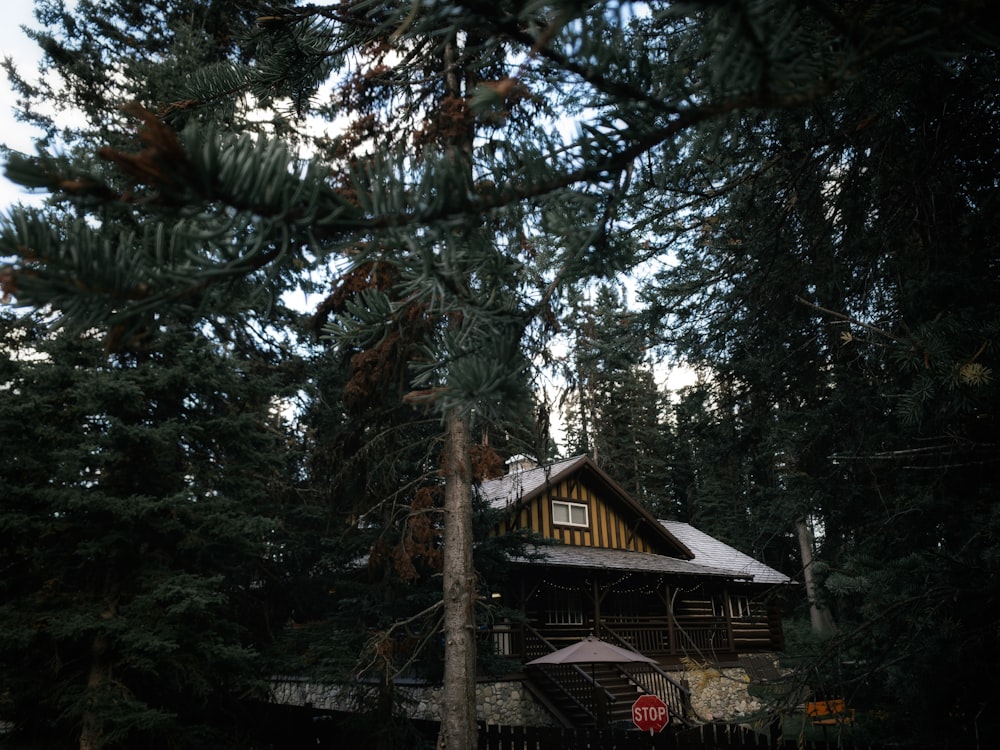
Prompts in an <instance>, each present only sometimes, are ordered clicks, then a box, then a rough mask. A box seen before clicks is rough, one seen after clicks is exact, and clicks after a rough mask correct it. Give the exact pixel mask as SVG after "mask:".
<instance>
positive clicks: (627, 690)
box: [478, 456, 792, 725]
mask: <svg viewBox="0 0 1000 750" xmlns="http://www.w3.org/2000/svg"><path fill="white" fill-rule="evenodd" d="M478 491H479V492H480V493H481V495H482V496H483V497H484V498H485V499H487V500H488V501H489V503H490V504H491V505H492V506H493V507H495V508H498V509H501V510H504V511H505V513H504V520H503V521H502V522H501V523H500V524H499V525H498V526H497V527H496V529H495V530H494V533H497V534H503V533H507V532H509V531H511V530H513V529H520V528H528V529H531V530H533V531H536V532H538V533H539V534H541V535H542V536H544V537H546V538H548V539H551V540H553V541H554V543H553V544H551V545H541V546H539V547H538V548H537V549H536V550H533V552H540V553H542V554H543V555H544V558H543V559H541V560H536V559H528V558H525V559H523V560H520V561H517V564H516V565H515V568H514V573H513V574H512V575H511V576H510V577H509V578H508V580H507V581H506V583H505V586H504V587H503V590H501V591H497V592H495V593H494V594H493V595H494V597H495V598H498V599H501V600H502V602H503V604H504V605H505V606H506V607H508V608H510V609H513V610H515V611H519V612H520V613H521V618H519V619H520V621H518V618H511V620H510V621H507V622H502V623H498V624H497V625H496V627H495V629H494V632H493V642H494V645H495V648H496V650H497V651H498V652H499V653H501V654H503V655H505V656H507V657H509V658H511V659H514V660H517V661H520V662H521V663H523V664H527V663H528V662H530V661H532V660H533V659H536V658H538V657H540V656H542V655H544V654H547V653H550V652H553V651H556V650H558V649H560V648H563V647H565V646H567V645H570V644H572V643H575V642H577V641H579V640H581V639H583V638H585V637H587V636H588V635H590V634H593V635H595V636H596V637H598V638H599V639H601V640H604V641H607V642H608V643H612V644H615V645H618V646H622V647H626V648H628V649H631V650H633V651H636V652H639V653H641V654H644V655H646V656H650V657H653V658H654V659H655V660H656V665H650V666H648V667H647V666H646V665H638V664H632V665H585V664H576V665H559V666H557V667H553V666H546V667H544V668H542V667H535V668H532V667H528V668H527V669H526V670H525V676H526V682H527V684H528V686H529V687H530V688H532V690H533V691H535V692H537V693H538V694H539V695H540V696H541V698H542V700H544V701H545V702H546V703H547V705H549V708H550V710H552V712H553V714H554V715H555V716H556V717H557V718H558V719H559V720H560V721H561V722H562V723H564V724H566V725H587V724H598V725H600V724H603V723H606V722H613V721H621V720H625V719H627V717H628V713H627V710H628V707H630V706H631V703H632V702H633V701H634V700H635V697H636V695H637V694H641V693H644V692H652V693H656V694H659V696H660V697H661V698H662V699H663V700H664V701H666V702H667V704H668V705H669V706H670V707H671V712H672V713H673V714H674V715H675V716H684V715H685V713H686V711H687V709H686V704H687V701H688V696H687V694H686V688H685V686H684V685H682V684H681V683H680V682H679V681H678V680H676V679H674V678H672V677H670V675H669V674H668V673H669V672H671V671H673V672H674V673H675V674H676V673H677V671H678V670H679V669H681V667H682V664H691V663H698V664H709V665H722V664H727V663H735V662H736V661H737V660H738V659H739V658H740V657H741V656H742V655H746V654H753V653H755V652H756V653H760V652H774V651H776V650H780V649H781V647H782V630H781V620H780V617H779V615H778V613H777V611H775V610H774V609H772V608H770V607H769V606H768V600H769V598H770V597H769V596H768V594H770V593H772V592H773V590H774V588H775V587H776V586H783V585H787V584H790V583H792V581H791V579H789V578H788V577H787V576H785V575H784V574H782V573H780V572H778V571H776V570H774V569H772V568H770V567H768V566H767V565H764V564H763V563H761V562H759V561H757V560H755V559H753V558H752V557H749V556H747V555H745V554H743V553H741V552H739V551H738V550H736V549H734V548H732V547H730V546H728V545H726V544H724V543H723V542H721V541H719V540H718V539H715V538H713V537H711V536H709V535H708V534H705V533H703V532H701V531H699V530H698V529H696V528H694V527H693V526H691V525H689V524H686V523H681V522H676V521H661V520H658V519H657V518H655V517H654V516H653V515H652V514H650V512H649V511H648V510H646V509H645V508H644V507H643V506H642V505H640V504H639V503H638V502H636V501H635V500H634V499H632V498H631V497H630V496H629V494H628V493H627V492H625V491H624V490H623V489H622V488H621V487H620V486H619V485H618V484H617V483H616V482H615V481H614V480H613V479H611V478H610V477H609V476H608V475H607V474H606V473H605V472H604V471H602V470H601V469H600V468H598V466H597V465H596V464H595V463H594V462H593V461H592V460H590V459H589V458H588V457H586V456H578V457H576V458H570V459H566V460H563V461H559V462H557V463H554V464H552V465H550V466H544V467H539V466H531V465H525V464H524V463H518V464H515V465H513V466H511V467H510V470H509V471H508V473H507V474H506V475H505V476H504V477H502V478H500V479H495V480H490V481H486V482H483V483H482V485H481V486H480V487H479V488H478Z"/></svg>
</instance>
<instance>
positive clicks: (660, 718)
mask: <svg viewBox="0 0 1000 750" xmlns="http://www.w3.org/2000/svg"><path fill="white" fill-rule="evenodd" d="M668 721H670V714H669V713H668V712H667V704H666V703H664V702H663V701H662V700H660V699H659V698H658V697H657V696H655V695H648V694H647V695H640V696H639V698H638V699H637V700H636V702H635V703H633V704H632V723H633V724H635V725H636V726H637V727H639V729H641V730H642V731H643V732H647V731H648V732H649V733H650V734H653V733H654V732H661V731H663V727H665V726H666V725H667V722H668Z"/></svg>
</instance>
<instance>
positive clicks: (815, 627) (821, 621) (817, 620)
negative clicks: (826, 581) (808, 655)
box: [795, 518, 836, 638]
mask: <svg viewBox="0 0 1000 750" xmlns="http://www.w3.org/2000/svg"><path fill="white" fill-rule="evenodd" d="M795 531H796V532H797V534H798V537H799V552H800V554H801V555H802V577H803V578H804V579H805V584H806V596H807V597H808V598H809V622H810V624H811V626H812V632H813V634H814V635H818V636H822V637H824V638H825V637H828V636H831V635H833V633H834V631H835V630H836V626H835V625H834V623H833V615H832V614H830V610H829V609H827V608H826V606H824V605H823V604H822V602H820V601H819V598H818V597H817V588H816V575H815V571H814V570H813V554H812V548H813V537H812V532H811V531H810V530H809V526H808V524H807V523H806V519H804V518H800V519H799V520H798V521H796V522H795Z"/></svg>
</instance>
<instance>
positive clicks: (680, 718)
mask: <svg viewBox="0 0 1000 750" xmlns="http://www.w3.org/2000/svg"><path fill="white" fill-rule="evenodd" d="M527 674H528V680H527V681H526V684H527V687H528V689H529V690H531V692H532V693H533V694H534V695H535V696H536V697H537V698H538V699H539V700H540V701H541V702H542V704H543V705H545V707H546V708H547V709H548V710H549V711H550V712H551V713H552V715H553V716H554V717H555V718H556V719H557V720H558V721H559V723H560V724H562V725H563V726H566V727H598V728H606V727H615V726H624V727H630V726H632V704H633V703H634V702H635V700H636V699H637V698H638V697H639V696H640V695H643V694H645V693H653V694H655V695H658V696H659V697H660V698H661V699H662V700H663V701H664V702H665V703H666V704H667V706H668V707H669V709H670V716H671V721H672V722H682V723H685V724H686V723H687V721H686V719H685V717H686V716H687V715H688V706H689V697H690V696H689V693H688V692H687V691H686V690H684V688H682V687H681V686H680V685H678V684H677V683H675V682H674V681H673V680H671V679H670V678H669V677H668V676H667V675H666V674H665V673H663V672H662V671H661V670H659V669H658V668H656V667H652V668H647V667H646V665H641V666H640V665H634V664H594V665H570V664H559V665H545V666H539V667H531V668H529V670H528V673H527Z"/></svg>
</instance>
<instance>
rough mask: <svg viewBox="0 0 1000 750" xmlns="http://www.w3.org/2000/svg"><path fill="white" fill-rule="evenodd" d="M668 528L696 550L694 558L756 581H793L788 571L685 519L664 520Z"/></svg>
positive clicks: (774, 582) (777, 582) (707, 564)
mask: <svg viewBox="0 0 1000 750" xmlns="http://www.w3.org/2000/svg"><path fill="white" fill-rule="evenodd" d="M660 523H662V524H663V525H664V526H665V527H666V528H667V530H668V531H669V532H670V533H671V534H673V535H674V536H675V537H677V538H678V539H680V540H681V541H682V542H683V543H684V545H685V546H686V547H687V548H688V549H689V550H691V551H692V552H694V560H692V562H694V563H697V564H698V565H701V566H704V567H706V568H712V569H716V570H721V571H725V572H727V573H728V574H730V575H733V576H736V577H743V578H751V579H752V580H753V582H754V583H771V584H780V583H792V579H791V578H789V577H788V576H786V575H785V574H784V573H782V572H780V571H777V570H775V569H774V568H772V567H770V566H768V565H765V564H764V563H762V562H760V561H759V560H755V559H754V558H752V557H750V556H749V555H745V554H743V553H742V552H740V551H739V550H738V549H736V548H735V547H730V546H729V545H728V544H726V543H725V542H721V541H719V540H718V539H716V538H715V537H714V536H709V535H708V534H706V533H705V532H704V531H700V530H699V529H696V528H695V527H694V526H692V525H691V524H689V523H683V522H681V521H660Z"/></svg>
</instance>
